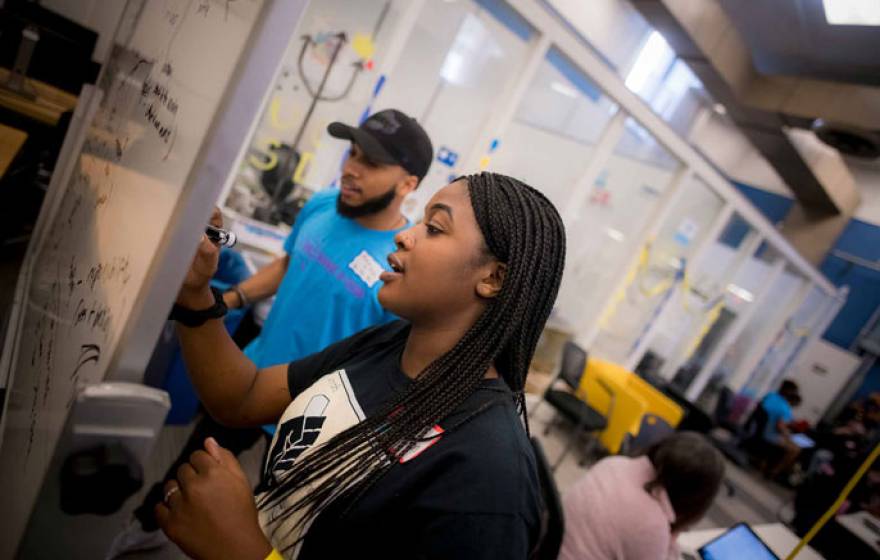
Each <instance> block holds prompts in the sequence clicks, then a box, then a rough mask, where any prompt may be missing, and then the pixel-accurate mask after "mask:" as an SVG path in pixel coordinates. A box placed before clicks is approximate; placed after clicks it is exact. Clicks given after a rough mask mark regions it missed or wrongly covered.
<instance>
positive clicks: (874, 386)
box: [721, 182, 880, 398]
mask: <svg viewBox="0 0 880 560" xmlns="http://www.w3.org/2000/svg"><path fill="white" fill-rule="evenodd" d="M733 184H734V186H736V188H737V189H739V190H740V192H742V193H743V194H744V195H745V196H746V198H748V199H749V200H750V201H751V202H752V204H754V205H755V207H756V208H757V209H758V210H759V211H760V212H761V213H762V214H764V216H766V217H767V219H768V220H770V221H771V222H773V223H778V222H781V221H782V220H783V219H784V218H785V216H786V215H787V214H788V212H789V210H791V208H792V206H794V200H792V199H791V198H789V197H787V196H782V195H779V194H775V193H771V192H767V191H764V190H761V189H756V188H755V187H751V186H749V185H744V184H742V183H736V182H734V183H733ZM747 230H748V226H747V225H746V224H745V222H742V223H739V221H736V222H733V223H731V225H730V226H728V228H727V229H726V230H725V231H724V233H723V234H722V238H721V240H722V242H723V243H726V244H727V245H730V246H733V247H736V246H737V245H739V243H740V241H742V238H743V237H744V236H745V234H746V232H747ZM835 250H837V251H841V252H844V253H848V254H849V255H852V256H855V257H858V258H861V259H865V260H868V261H874V262H877V261H878V260H880V226H875V225H873V224H869V223H867V222H863V221H861V220H856V219H853V220H850V222H849V224H847V226H846V228H845V229H844V230H843V233H842V234H841V235H840V237H839V238H838V239H837V241H836V242H835V244H834V247H832V249H831V251H830V252H829V253H828V256H826V257H825V260H824V261H823V262H822V266H820V267H819V269H820V270H821V271H822V273H823V274H824V275H825V276H826V277H828V280H829V281H831V283H833V284H834V285H835V286H849V287H850V292H849V297H848V298H847V301H846V304H845V305H844V306H843V308H841V310H840V313H838V314H837V317H835V319H834V321H832V323H831V325H830V326H829V327H828V330H827V331H825V333H824V335H823V338H824V339H825V340H827V341H828V342H831V343H832V344H836V345H838V346H841V347H843V348H849V347H850V345H851V344H852V343H853V341H855V339H856V337H857V336H858V334H859V332H860V331H861V330H862V328H863V327H864V326H865V324H866V323H867V322H868V320H869V319H870V318H871V315H873V313H874V311H875V310H876V309H877V307H878V306H880V272H877V271H875V270H871V269H869V268H867V267H864V266H858V265H856V264H853V263H852V262H850V261H848V260H845V259H843V258H841V257H838V256H834V255H833V254H832V253H833V252H834V251H835ZM872 391H880V364H878V365H875V366H874V367H873V368H872V369H871V371H870V372H868V375H867V376H866V378H865V382H864V384H863V385H862V387H861V388H860V389H859V391H858V393H857V394H856V398H861V397H863V396H865V395H867V394H868V393H870V392H872Z"/></svg>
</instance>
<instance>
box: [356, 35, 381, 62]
mask: <svg viewBox="0 0 880 560" xmlns="http://www.w3.org/2000/svg"><path fill="white" fill-rule="evenodd" d="M351 48H352V49H354V52H355V53H357V55H358V56H359V57H361V58H362V59H364V60H367V59H369V58H371V57H372V56H373V53H374V52H375V51H376V45H375V44H373V39H372V37H370V36H369V35H367V34H366V33H355V34H354V37H352V39H351Z"/></svg>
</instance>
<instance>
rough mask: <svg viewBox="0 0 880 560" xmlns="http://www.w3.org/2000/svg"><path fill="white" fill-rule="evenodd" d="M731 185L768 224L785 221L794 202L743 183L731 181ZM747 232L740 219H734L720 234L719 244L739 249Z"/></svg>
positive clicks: (747, 226) (743, 221)
mask: <svg viewBox="0 0 880 560" xmlns="http://www.w3.org/2000/svg"><path fill="white" fill-rule="evenodd" d="M733 185H734V186H735V187H736V188H737V189H739V191H740V192H741V193H743V194H744V195H745V197H746V198H748V199H749V201H750V202H751V203H752V204H753V205H754V206H755V208H757V209H758V210H759V211H760V212H761V213H762V214H764V216H765V217H766V218H767V219H768V220H770V222H772V223H774V224H777V223H779V222H781V221H782V220H783V219H785V216H787V215H788V212H789V210H791V207H792V206H794V200H792V199H790V198H788V197H787V196H782V195H781V194H776V193H772V192H767V191H765V190H761V189H756V188H755V187H750V186H749V185H746V184H743V183H737V182H736V181H733ZM748 232H749V225H748V224H747V223H746V221H745V220H743V219H742V218H736V219H734V220H733V221H731V222H730V225H728V226H727V228H726V229H725V230H724V233H722V234H721V242H722V243H724V244H725V245H728V246H730V247H739V244H740V243H742V240H743V238H744V237H745V236H746V234H747V233H748Z"/></svg>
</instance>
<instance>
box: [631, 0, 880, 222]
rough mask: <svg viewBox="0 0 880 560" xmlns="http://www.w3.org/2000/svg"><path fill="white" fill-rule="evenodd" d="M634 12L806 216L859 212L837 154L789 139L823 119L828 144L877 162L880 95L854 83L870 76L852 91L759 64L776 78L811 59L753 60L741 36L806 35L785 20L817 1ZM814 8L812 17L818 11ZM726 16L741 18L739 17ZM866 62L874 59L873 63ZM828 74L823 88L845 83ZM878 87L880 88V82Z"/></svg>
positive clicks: (663, 3) (676, 5) (670, 0)
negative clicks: (720, 109) (789, 66)
mask: <svg viewBox="0 0 880 560" xmlns="http://www.w3.org/2000/svg"><path fill="white" fill-rule="evenodd" d="M632 3H633V5H634V6H635V7H636V8H637V9H638V10H639V11H640V12H641V13H642V15H643V16H644V17H645V18H646V19H648V21H649V22H650V23H651V25H653V26H654V27H655V28H656V29H657V30H658V31H659V32H660V33H662V35H663V36H664V37H665V38H666V40H667V41H668V42H669V44H670V46H672V48H673V49H674V50H675V51H676V53H677V54H678V55H679V56H680V57H681V58H682V59H683V60H684V61H685V62H687V63H688V65H689V66H690V67H691V69H692V70H693V72H694V73H695V74H696V75H697V76H698V77H699V78H700V80H702V82H703V84H704V86H705V87H706V89H707V90H708V91H709V92H710V93H711V94H712V96H713V97H714V98H715V99H716V100H717V101H719V102H721V103H723V104H724V105H725V107H726V108H727V113H728V115H729V116H730V118H731V119H732V120H733V121H734V122H735V123H736V124H737V126H738V127H739V128H740V129H741V130H742V132H743V133H744V134H745V135H746V137H748V138H749V140H750V141H751V142H752V143H753V144H754V145H755V147H756V148H757V149H758V150H759V151H760V152H761V153H762V154H763V155H764V157H765V158H766V159H767V161H768V162H769V163H770V164H771V165H772V166H773V168H774V169H775V170H776V172H777V173H778V174H779V176H780V177H781V178H782V179H783V180H784V181H785V182H786V184H788V186H789V187H790V188H791V190H792V191H793V192H794V193H795V196H796V197H797V198H798V201H799V202H800V203H801V204H802V205H803V206H804V208H805V209H807V210H809V211H811V212H813V213H817V214H827V215H834V214H841V213H844V214H848V213H851V212H852V211H853V210H854V208H855V206H856V205H858V202H859V196H858V192H857V191H856V187H855V183H854V181H853V180H852V177H851V176H850V175H849V172H848V168H847V167H846V165H845V163H844V162H843V160H842V158H840V157H839V154H837V153H836V152H835V153H834V154H833V155H832V154H829V153H827V152H823V151H822V150H821V149H820V148H818V147H817V146H815V145H813V143H815V144H820V143H819V142H818V141H817V140H816V136H814V135H813V134H811V133H809V138H807V137H805V136H804V135H803V134H800V133H799V132H801V131H798V134H797V140H796V141H795V140H793V138H792V135H793V130H794V129H807V130H809V129H811V128H812V127H813V123H814V122H815V121H816V120H817V119H818V120H821V121H822V123H824V124H822V125H820V126H819V127H818V128H819V132H821V136H819V137H820V138H823V140H824V141H826V142H829V144H831V145H833V146H835V147H839V146H842V147H844V148H845V149H847V150H850V151H852V150H855V151H857V152H861V153H863V154H865V155H870V154H872V153H874V152H873V151H872V150H874V149H876V144H875V143H874V142H873V140H871V139H873V138H875V133H874V132H872V131H875V130H880V88H878V87H875V85H865V84H864V83H852V82H854V81H856V80H855V78H856V77H858V76H861V75H863V74H865V73H868V74H870V71H868V70H865V69H861V70H859V69H856V70H854V71H852V72H851V73H850V74H847V75H846V76H845V77H846V78H847V80H848V81H847V82H831V81H824V80H820V79H813V78H809V77H805V75H806V74H809V68H808V67H803V65H802V67H799V68H798V69H797V70H796V71H792V74H793V75H786V76H782V75H766V74H762V73H759V71H758V70H757V69H756V61H757V62H759V63H760V64H761V65H763V68H762V69H764V70H768V69H771V70H772V69H776V70H778V69H779V68H780V66H782V65H784V64H785V63H786V61H790V60H794V61H800V62H803V58H804V56H807V55H806V54H805V53H804V48H803V45H801V44H800V43H798V44H796V45H791V44H788V43H785V44H784V45H783V46H782V47H778V48H777V51H773V52H775V53H776V54H779V52H782V53H783V54H786V55H789V56H788V58H786V57H784V56H776V57H772V56H764V57H757V56H756V57H753V55H752V53H753V52H755V49H751V48H750V43H748V42H747V41H746V39H745V38H744V34H743V33H741V32H740V28H741V27H743V26H745V27H746V28H749V29H751V28H750V27H749V26H756V27H758V28H759V29H758V30H757V32H756V34H757V35H759V36H762V37H765V36H766V35H767V29H772V30H773V32H772V33H771V34H775V35H780V36H786V35H788V36H792V35H797V33H798V29H800V27H795V26H794V24H793V23H791V22H790V21H786V17H783V14H787V16H788V17H791V18H795V19H796V20H802V19H803V16H802V15H799V12H798V10H800V9H806V8H804V7H803V6H801V8H798V7H797V6H794V5H804V6H807V7H809V6H808V5H811V4H816V5H818V6H819V8H820V9H821V2H820V1H819V0H808V1H806V2H743V1H741V0H700V1H699V2H695V1H693V0H632ZM813 8H815V6H813ZM813 8H810V10H812V11H809V13H811V14H812V13H813V12H814V11H815V10H814V9H813ZM768 10H769V12H768ZM728 11H731V12H734V13H735V17H732V16H730V15H729V14H728ZM810 21H812V20H810ZM826 27H827V26H826ZM748 33H751V31H749V32H748ZM815 39H816V40H821V39H819V38H815ZM802 42H803V41H801V43H802ZM825 46H826V47H827V44H826V45H825ZM811 48H812V49H813V50H814V51H815V52H816V53H821V52H823V51H822V48H823V46H821V45H815V46H813V47H811ZM786 49H788V50H786ZM826 50H827V49H826ZM758 51H759V52H765V53H766V52H767V51H766V50H765V51H760V49H758ZM789 51H791V52H789ZM868 60H874V59H873V58H871V57H868ZM826 62H827V61H826ZM875 63H876V62H875ZM823 68H824V69H825V72H824V73H823V72H818V74H819V75H821V77H822V78H832V79H841V76H842V74H841V72H840V71H839V70H838V74H837V75H832V74H833V73H832V72H831V70H833V69H835V68H838V69H839V64H836V62H835V61H834V60H832V61H831V62H829V63H827V64H826V65H825V66H824V67H823ZM873 79H874V80H875V82H876V81H880V78H878V75H874V76H873ZM867 82H870V80H867ZM829 123H830V124H829ZM844 131H846V132H844ZM820 145H821V144H820ZM872 146H873V147H872Z"/></svg>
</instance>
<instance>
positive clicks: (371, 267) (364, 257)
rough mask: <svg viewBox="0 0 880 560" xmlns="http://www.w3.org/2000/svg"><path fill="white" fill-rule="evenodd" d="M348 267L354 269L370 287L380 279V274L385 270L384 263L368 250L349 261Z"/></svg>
mask: <svg viewBox="0 0 880 560" xmlns="http://www.w3.org/2000/svg"><path fill="white" fill-rule="evenodd" d="M348 268H350V269H352V270H353V271H354V273H355V274H357V275H358V278H360V279H361V280H363V281H364V284H366V285H367V286H368V287H370V288H372V287H373V286H374V285H375V284H376V282H378V281H379V275H380V274H382V273H383V272H384V271H385V269H384V268H382V265H381V264H379V263H378V262H377V261H376V259H374V258H373V257H372V255H370V254H369V253H368V252H366V251H361V252H360V254H359V255H358V256H356V257H355V258H354V260H353V261H351V262H350V263H348Z"/></svg>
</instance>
